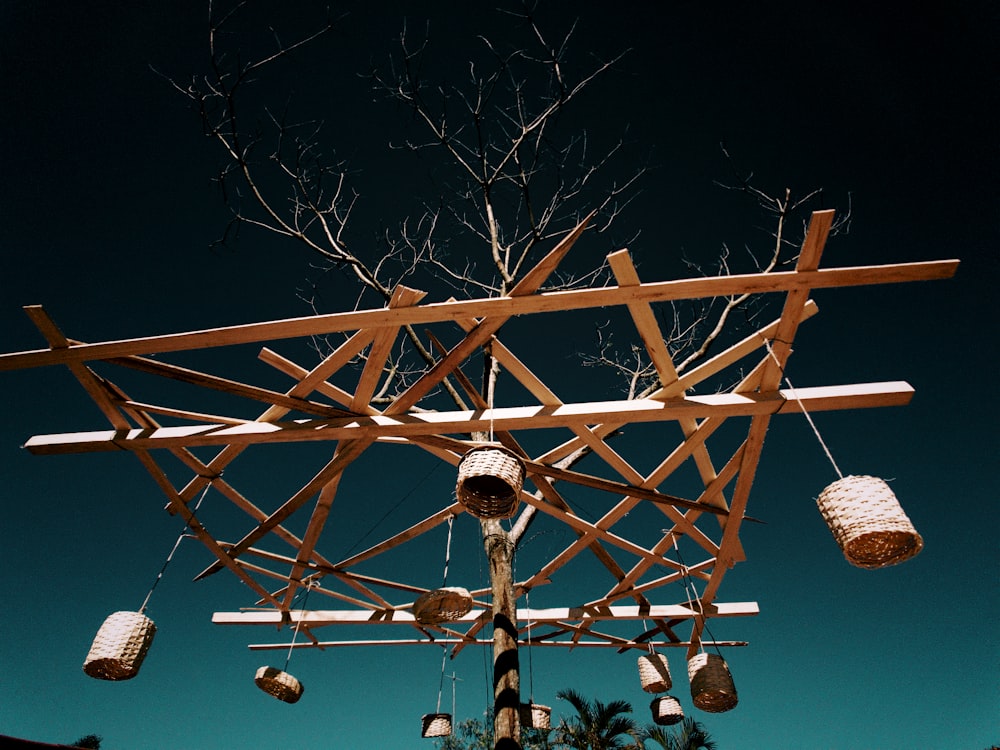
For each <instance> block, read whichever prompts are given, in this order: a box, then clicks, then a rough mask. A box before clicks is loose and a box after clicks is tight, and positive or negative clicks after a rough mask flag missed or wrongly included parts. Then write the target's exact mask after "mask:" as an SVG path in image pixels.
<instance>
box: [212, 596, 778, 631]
mask: <svg viewBox="0 0 1000 750" xmlns="http://www.w3.org/2000/svg"><path fill="white" fill-rule="evenodd" d="M484 614H485V611H484V610H482V609H478V608H477V609H473V610H471V611H470V612H468V613H467V614H465V615H463V616H462V617H461V618H459V619H457V620H456V621H455V622H476V621H477V620H479V619H481V618H482V617H483V616H484ZM706 614H707V615H708V616H710V617H752V616H754V615H758V614H760V607H759V606H758V605H757V602H718V603H716V604H714V605H712V606H711V607H709V608H708V609H707V611H706ZM699 615H700V612H699V611H698V610H697V609H695V608H692V607H688V606H687V605H684V604H651V605H649V606H648V607H640V606H635V605H633V606H629V605H622V606H614V607H548V608H544V609H529V608H526V607H525V608H521V607H519V608H518V610H517V621H518V622H525V623H526V622H529V621H530V622H531V623H532V624H533V625H534V624H550V623H551V624H556V623H560V622H563V621H565V620H582V619H584V618H588V619H592V620H595V621H598V622H604V621H608V620H619V621H620V620H648V619H652V618H663V619H691V618H693V617H698V616H699ZM415 619H416V618H415V617H414V616H413V613H412V612H409V611H407V610H390V611H387V612H370V611H368V610H353V609H345V610H301V609H293V610H291V611H289V612H281V611H277V610H263V611H260V610H251V611H240V612H215V613H214V614H213V615H212V622H213V623H215V624H216V625H270V626H275V625H281V624H288V623H291V624H296V623H300V622H301V623H302V624H303V625H308V626H309V627H311V628H318V627H324V626H327V625H361V624H375V623H378V624H381V625H393V624H400V623H410V622H413V621H414V620H415Z"/></svg>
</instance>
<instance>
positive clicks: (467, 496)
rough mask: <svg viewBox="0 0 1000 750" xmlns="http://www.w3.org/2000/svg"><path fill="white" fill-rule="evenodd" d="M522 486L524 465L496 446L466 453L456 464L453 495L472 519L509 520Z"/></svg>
mask: <svg viewBox="0 0 1000 750" xmlns="http://www.w3.org/2000/svg"><path fill="white" fill-rule="evenodd" d="M523 486H524V464H523V463H522V462H521V459H520V458H518V457H517V455H516V454H514V453H513V452H511V451H509V450H507V449H506V448H503V447H501V446H498V445H480V446H477V447H475V448H472V449H471V450H469V451H468V452H467V453H466V454H465V455H464V456H462V460H461V461H460V462H459V464H458V483H457V485H456V487H455V494H456V496H457V497H458V502H460V503H461V504H462V505H463V506H464V507H465V509H466V510H467V511H468V512H469V513H471V514H472V515H474V516H475V517H476V518H510V517H511V516H513V515H514V512H515V511H516V510H517V505H518V502H519V501H520V497H521V487H523Z"/></svg>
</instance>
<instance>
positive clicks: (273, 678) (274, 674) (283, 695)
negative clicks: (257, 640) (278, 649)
mask: <svg viewBox="0 0 1000 750" xmlns="http://www.w3.org/2000/svg"><path fill="white" fill-rule="evenodd" d="M253 681H254V684H256V685H257V687H259V688H260V689H261V690H263V691H264V692H265V693H267V694H268V695H273V696H274V697H275V698H277V699H278V700H279V701H284V702H285V703H295V702H296V701H297V700H298V699H299V698H301V697H302V691H303V690H304V688H303V687H302V683H301V682H299V681H298V680H296V679H295V678H294V677H292V676H291V675H290V674H288V672H282V671H281V670H280V669H276V668H274V667H261V668H260V669H258V670H257V674H256V675H254V678H253Z"/></svg>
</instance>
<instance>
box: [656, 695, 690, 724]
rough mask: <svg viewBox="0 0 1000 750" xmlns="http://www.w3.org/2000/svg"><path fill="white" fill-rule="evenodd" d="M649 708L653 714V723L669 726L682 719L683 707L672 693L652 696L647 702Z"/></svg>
mask: <svg viewBox="0 0 1000 750" xmlns="http://www.w3.org/2000/svg"><path fill="white" fill-rule="evenodd" d="M649 710H650V711H651V712H652V714H653V723H654V724H659V725H660V726H667V727H669V726H671V725H672V724H677V723H678V722H680V721H682V720H683V719H684V709H683V708H681V702H680V701H679V700H677V699H676V698H674V697H673V696H672V695H661V696H660V697H658V698H653V700H652V701H651V702H650V704H649Z"/></svg>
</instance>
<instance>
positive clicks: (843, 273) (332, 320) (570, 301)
mask: <svg viewBox="0 0 1000 750" xmlns="http://www.w3.org/2000/svg"><path fill="white" fill-rule="evenodd" d="M958 263H959V262H958V261H957V260H940V261H928V262H922V263H896V264H889V265H881V266H856V267H847V268H832V269H821V270H818V271H812V272H800V271H781V272H775V273H756V274H734V275H731V276H721V277H712V278H697V279H681V280H676V281H661V282H653V283H646V284H642V285H641V286H640V287H638V288H636V287H626V288H621V287H607V288H600V289H576V290H568V291H556V292H544V293H539V294H530V295H526V296H523V297H497V298H491V299H478V300H465V301H456V302H439V303H431V304H427V305H420V306H418V307H413V308H399V309H397V310H388V309H381V310H366V311H358V312H344V313H331V314H329V315H312V316H309V317H305V318H290V319H287V320H278V321H269V322H265V323H250V324H245V325H237V326H230V327H225V328H213V329H206V330H201V331H190V332H186V333H174V334H165V335H160V336H148V337H142V338H135V339H123V340H119V341H107V342H102V343H95V344H82V345H80V346H71V347H69V348H68V349H60V350H55V351H54V350H49V349H40V350H34V351H25V352H14V353H10V354H3V355H0V371H3V370H17V369H25V368H29V367H42V366H45V365H54V364H65V363H67V362H69V361H78V362H79V361H86V360H98V359H111V358H113V357H123V356H130V355H136V354H152V353H154V352H171V351H181V350H194V349H205V348H211V347H217V346H230V345H235V344H248V343H254V342H261V341H271V340H276V339H284V338H298V337H304V336H318V335H324V334H328V333H335V332H338V331H357V330H361V329H371V328H377V327H382V326H400V325H420V324H427V323H434V322H443V321H455V320H462V319H464V318H470V317H476V318H482V317H488V316H489V317H493V316H498V317H508V318H509V317H512V316H515V315H527V314H531V313H543V312H555V311H561V310H580V309H585V308H593V307H608V306H612V305H623V304H627V303H628V302H629V301H633V300H642V301H645V302H664V301H667V300H676V299H694V298H702V297H720V296H726V295H734V294H743V293H751V294H757V293H767V292H782V291H788V290H792V289H828V288H833V287H843V286H866V285H871V284H895V283H902V282H909V281H931V280H935V279H947V278H951V277H952V276H954V274H955V271H956V269H957V268H958Z"/></svg>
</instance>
